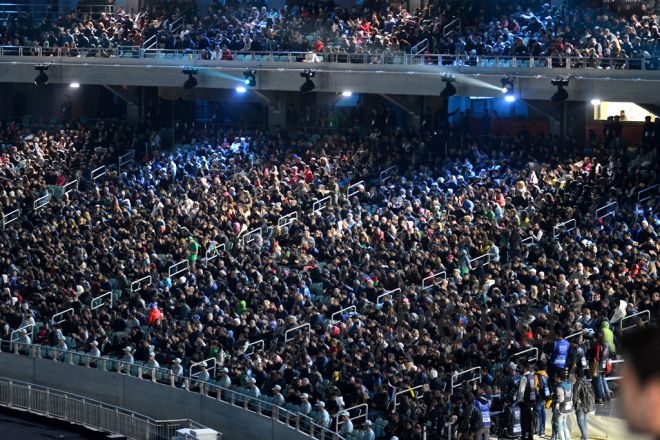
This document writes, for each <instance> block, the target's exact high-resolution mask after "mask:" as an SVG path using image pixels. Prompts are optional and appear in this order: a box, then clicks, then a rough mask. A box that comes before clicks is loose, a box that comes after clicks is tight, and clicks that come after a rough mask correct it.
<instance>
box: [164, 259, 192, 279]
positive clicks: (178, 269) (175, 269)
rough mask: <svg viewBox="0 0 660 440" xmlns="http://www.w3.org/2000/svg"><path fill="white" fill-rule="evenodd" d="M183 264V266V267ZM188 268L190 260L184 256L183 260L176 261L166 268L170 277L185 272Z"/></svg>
mask: <svg viewBox="0 0 660 440" xmlns="http://www.w3.org/2000/svg"><path fill="white" fill-rule="evenodd" d="M183 266H185V267H183ZM182 267H183V268H182ZM188 270H190V261H189V260H188V259H187V258H186V259H185V260H181V261H179V262H178V263H176V264H173V265H172V266H170V268H169V270H168V275H169V276H170V278H172V277H174V276H176V275H178V274H180V273H183V272H186V271H188Z"/></svg>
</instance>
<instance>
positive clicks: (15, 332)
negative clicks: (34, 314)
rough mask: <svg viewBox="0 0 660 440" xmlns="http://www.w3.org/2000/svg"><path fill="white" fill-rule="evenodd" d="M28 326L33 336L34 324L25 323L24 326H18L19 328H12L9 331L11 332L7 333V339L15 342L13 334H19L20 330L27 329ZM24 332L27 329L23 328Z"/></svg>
mask: <svg viewBox="0 0 660 440" xmlns="http://www.w3.org/2000/svg"><path fill="white" fill-rule="evenodd" d="M28 328H29V329H30V334H31V335H32V336H34V329H35V325H34V324H28V325H26V326H23V327H19V328H17V329H16V330H14V331H13V332H11V334H10V335H9V341H10V342H15V341H16V339H14V335H15V334H20V333H21V330H25V329H28ZM25 333H28V331H27V330H25Z"/></svg>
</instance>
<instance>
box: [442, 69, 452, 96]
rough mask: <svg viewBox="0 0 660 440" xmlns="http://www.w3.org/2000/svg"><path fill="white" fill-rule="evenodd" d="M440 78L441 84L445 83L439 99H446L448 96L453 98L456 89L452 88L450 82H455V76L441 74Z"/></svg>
mask: <svg viewBox="0 0 660 440" xmlns="http://www.w3.org/2000/svg"><path fill="white" fill-rule="evenodd" d="M441 78H442V82H444V83H445V88H444V90H443V91H442V92H440V97H441V98H442V99H447V98H449V97H450V96H454V95H455V94H456V87H454V85H453V84H452V82H454V81H456V75H451V74H449V73H443V74H442V75H441Z"/></svg>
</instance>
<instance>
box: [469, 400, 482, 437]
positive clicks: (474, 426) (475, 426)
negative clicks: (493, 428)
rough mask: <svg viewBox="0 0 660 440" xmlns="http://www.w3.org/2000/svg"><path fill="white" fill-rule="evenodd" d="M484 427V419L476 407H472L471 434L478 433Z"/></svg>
mask: <svg viewBox="0 0 660 440" xmlns="http://www.w3.org/2000/svg"><path fill="white" fill-rule="evenodd" d="M483 427H484V417H483V414H481V411H479V409H478V408H477V407H476V406H475V405H472V406H471V407H470V432H477V431H479V430H481V429H482V428H483Z"/></svg>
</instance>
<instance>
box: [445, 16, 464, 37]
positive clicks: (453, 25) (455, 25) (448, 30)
mask: <svg viewBox="0 0 660 440" xmlns="http://www.w3.org/2000/svg"><path fill="white" fill-rule="evenodd" d="M455 29H458V33H460V32H461V19H460V18H456V19H454V20H452V21H451V22H450V23H449V24H448V25H447V26H445V27H443V28H442V38H446V37H447V36H448V35H452V34H453V33H454V32H455Z"/></svg>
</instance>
